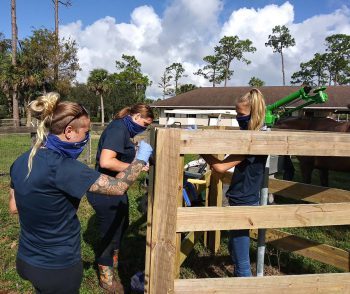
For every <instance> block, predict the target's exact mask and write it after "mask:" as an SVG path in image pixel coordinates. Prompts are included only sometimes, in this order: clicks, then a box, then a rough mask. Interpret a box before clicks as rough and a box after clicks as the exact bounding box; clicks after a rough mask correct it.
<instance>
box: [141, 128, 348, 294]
mask: <svg viewBox="0 0 350 294" xmlns="http://www.w3.org/2000/svg"><path fill="white" fill-rule="evenodd" d="M156 145H157V148H156V167H155V184H154V199H153V200H154V201H153V215H152V219H151V220H150V222H149V223H148V226H149V227H150V228H151V230H150V231H151V232H149V231H148V232H147V240H148V242H147V246H148V247H149V248H148V250H149V255H148V256H146V269H147V268H148V273H149V274H148V275H147V276H146V278H147V281H148V282H147V286H146V287H147V289H146V292H147V293H152V294H153V293H155V294H158V293H201V294H202V293H277V292H281V293H298V294H299V293H347V292H349V293H350V288H349V287H350V286H349V284H350V274H348V273H346V274H323V275H300V276H283V277H275V276H274V277H259V278H225V279H199V280H177V279H176V278H177V277H178V275H179V266H180V264H181V262H182V261H183V255H181V254H180V249H181V247H182V248H183V246H184V244H185V243H187V244H189V245H188V246H189V247H191V246H192V244H193V243H194V241H195V236H196V234H195V233H192V235H189V236H188V238H187V240H186V239H185V240H183V241H182V245H181V232H188V231H189V232H197V231H198V232H199V231H204V232H206V231H218V230H228V229H244V228H249V229H256V228H281V227H308V226H323V225H344V224H350V203H349V202H348V198H347V195H345V196H344V195H343V196H341V192H339V193H337V196H336V197H333V198H332V200H331V201H327V197H329V194H328V193H329V191H327V190H324V191H321V192H320V191H316V190H313V188H312V187H311V188H310V187H308V189H309V190H308V191H309V192H308V193H309V194H308V195H306V197H305V194H302V193H300V194H299V195H300V196H298V192H299V190H298V188H296V187H294V183H279V182H275V183H274V185H275V188H274V189H275V190H276V191H279V192H278V194H283V193H281V191H284V192H285V194H288V195H291V194H293V195H294V193H296V194H297V196H295V197H297V199H303V200H306V201H309V202H314V203H312V204H293V205H272V206H265V207H197V208H195V207H181V206H182V205H181V204H182V193H181V191H182V181H183V154H229V153H230V154H255V155H258V154H266V155H268V154H276V155H317V156H350V136H349V135H348V134H339V133H337V134H335V133H322V134H319V133H315V134H314V133H303V132H290V133H288V132H279V131H276V132H252V131H222V130H215V131H213V130H200V131H186V130H180V129H159V130H157V144H156ZM315 193H316V194H318V195H316V196H315V195H314V194H315ZM321 194H323V195H321ZM328 200H329V199H328ZM327 202H334V203H327ZM149 233H150V237H149V236H148V235H149ZM273 233H274V234H275V232H274V231H273ZM274 236H275V237H271V236H270V239H269V240H271V241H277V240H280V239H283V238H286V237H289V236H287V235H279V236H276V234H275V235H274ZM273 238H275V240H272V239H273ZM294 240H296V239H294ZM300 242H301V241H300ZM281 244H282V243H280V245H281ZM311 245H313V246H314V247H315V246H316V244H315V243H304V244H303V246H304V247H303V248H299V249H297V250H296V251H299V252H301V253H302V254H305V252H306V251H307V247H308V246H309V247H311ZM281 246H285V245H283V244H282V245H281ZM316 247H317V246H316ZM291 249H292V248H291ZM322 250H323V253H322V254H323V255H324V252H326V251H327V250H329V252H331V251H332V248H328V247H327V248H325V247H322ZM322 250H321V251H322ZM312 254H314V253H312ZM322 254H321V255H322ZM317 258H319V259H321V258H323V257H322V256H321V257H317ZM344 258H346V256H344ZM343 266H344V267H345V266H346V265H345V263H344V265H343ZM261 291H262V292H261Z"/></svg>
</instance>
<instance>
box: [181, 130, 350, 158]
mask: <svg viewBox="0 0 350 294" xmlns="http://www.w3.org/2000/svg"><path fill="white" fill-rule="evenodd" d="M180 152H181V153H183V154H218V153H219V154H255V155H259V154H269V155H315V156H350V136H349V134H346V133H335V132H324V133H317V132H315V133H304V132H282V131H276V132H258V131H227V130H226V131H222V130H197V131H187V130H182V131H181V150H180Z"/></svg>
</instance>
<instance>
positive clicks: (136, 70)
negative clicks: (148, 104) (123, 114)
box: [112, 54, 152, 105]
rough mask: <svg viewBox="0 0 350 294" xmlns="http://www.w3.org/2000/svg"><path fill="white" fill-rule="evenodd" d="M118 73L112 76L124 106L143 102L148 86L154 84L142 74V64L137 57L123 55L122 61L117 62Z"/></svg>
mask: <svg viewBox="0 0 350 294" xmlns="http://www.w3.org/2000/svg"><path fill="white" fill-rule="evenodd" d="M116 67H117V70H118V73H116V74H115V75H113V76H112V79H114V83H115V85H116V87H117V91H118V93H119V94H118V96H119V97H121V98H123V99H124V101H125V103H123V104H124V105H132V104H135V103H138V102H143V101H144V99H145V93H146V89H147V87H148V86H150V85H151V84H152V82H151V81H150V80H149V78H148V77H147V76H146V75H143V74H142V72H141V63H140V62H139V61H138V60H137V59H136V58H135V56H130V55H125V54H123V55H122V61H118V60H117V61H116Z"/></svg>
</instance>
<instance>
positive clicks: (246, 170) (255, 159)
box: [226, 155, 267, 205]
mask: <svg viewBox="0 0 350 294" xmlns="http://www.w3.org/2000/svg"><path fill="white" fill-rule="evenodd" d="M266 159H267V156H265V155H249V156H247V157H246V158H245V159H244V160H243V161H242V162H241V163H240V164H238V165H237V166H236V167H235V171H234V172H233V176H232V179H231V184H230V187H229V189H228V190H227V192H226V197H228V200H229V203H230V205H253V204H256V203H257V202H259V199H260V189H261V185H262V182H263V178H264V170H265V165H266Z"/></svg>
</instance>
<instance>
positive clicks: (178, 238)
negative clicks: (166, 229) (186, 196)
mask: <svg viewBox="0 0 350 294" xmlns="http://www.w3.org/2000/svg"><path fill="white" fill-rule="evenodd" d="M178 161H179V163H178V164H179V166H184V156H183V155H182V156H179V158H178ZM178 172H179V174H178V175H177V176H176V178H177V179H182V178H183V169H181V168H180V169H179V170H178ZM183 202H184V200H183V196H182V193H181V195H180V196H179V195H178V196H177V207H182V206H183ZM181 245H182V244H181V233H176V249H175V274H174V278H175V279H177V278H179V276H180V266H181V263H182V262H181Z"/></svg>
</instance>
